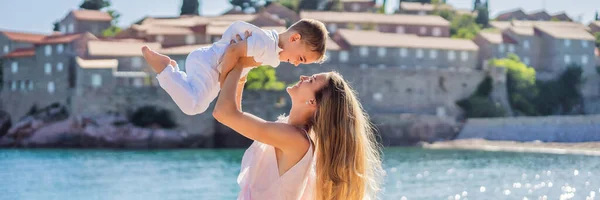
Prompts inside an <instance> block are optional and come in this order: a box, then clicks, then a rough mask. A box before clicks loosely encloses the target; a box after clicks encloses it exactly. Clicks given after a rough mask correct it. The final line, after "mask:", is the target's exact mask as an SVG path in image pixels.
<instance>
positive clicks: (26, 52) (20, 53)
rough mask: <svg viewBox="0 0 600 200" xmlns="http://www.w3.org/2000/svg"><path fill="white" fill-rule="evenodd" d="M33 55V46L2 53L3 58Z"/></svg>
mask: <svg viewBox="0 0 600 200" xmlns="http://www.w3.org/2000/svg"><path fill="white" fill-rule="evenodd" d="M31 56H35V48H33V47H32V48H18V49H15V50H14V51H12V52H10V53H8V54H6V55H4V58H17V57H31Z"/></svg>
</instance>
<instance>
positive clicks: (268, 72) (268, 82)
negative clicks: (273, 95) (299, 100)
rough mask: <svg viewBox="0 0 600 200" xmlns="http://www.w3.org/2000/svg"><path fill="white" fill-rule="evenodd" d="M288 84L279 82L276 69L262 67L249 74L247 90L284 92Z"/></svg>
mask: <svg viewBox="0 0 600 200" xmlns="http://www.w3.org/2000/svg"><path fill="white" fill-rule="evenodd" d="M285 87H286V84H285V83H284V82H282V81H278V80H277V76H276V75H275V68H273V67H270V66H266V65H262V66H259V67H257V68H254V69H252V70H251V71H250V73H248V80H247V82H246V85H245V88H246V89H248V90H274V91H278V90H283V89H285Z"/></svg>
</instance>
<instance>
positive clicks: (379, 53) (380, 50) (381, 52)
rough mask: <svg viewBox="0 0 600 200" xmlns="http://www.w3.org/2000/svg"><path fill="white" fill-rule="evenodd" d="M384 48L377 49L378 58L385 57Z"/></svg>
mask: <svg viewBox="0 0 600 200" xmlns="http://www.w3.org/2000/svg"><path fill="white" fill-rule="evenodd" d="M385 52H386V51H385V47H379V48H378V49H377V55H379V57H384V56H385Z"/></svg>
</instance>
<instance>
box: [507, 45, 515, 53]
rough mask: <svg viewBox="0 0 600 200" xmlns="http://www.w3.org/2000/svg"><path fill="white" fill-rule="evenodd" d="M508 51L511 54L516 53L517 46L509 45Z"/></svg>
mask: <svg viewBox="0 0 600 200" xmlns="http://www.w3.org/2000/svg"><path fill="white" fill-rule="evenodd" d="M508 51H509V52H515V45H514V44H508Z"/></svg>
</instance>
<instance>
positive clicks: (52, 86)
mask: <svg viewBox="0 0 600 200" xmlns="http://www.w3.org/2000/svg"><path fill="white" fill-rule="evenodd" d="M48 93H50V94H53V93H54V81H50V82H48Z"/></svg>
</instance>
